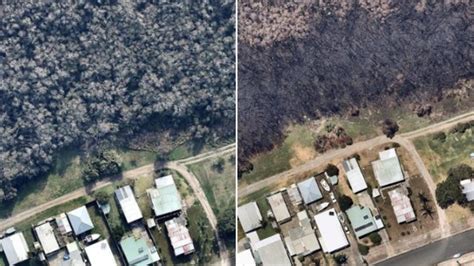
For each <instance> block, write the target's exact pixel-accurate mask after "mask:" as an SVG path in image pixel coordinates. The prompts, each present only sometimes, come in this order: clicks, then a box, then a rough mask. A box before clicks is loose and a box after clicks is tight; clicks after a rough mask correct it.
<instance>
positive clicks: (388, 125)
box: [382, 119, 399, 138]
mask: <svg viewBox="0 0 474 266" xmlns="http://www.w3.org/2000/svg"><path fill="white" fill-rule="evenodd" d="M398 130H399V127H398V124H397V122H395V121H393V120H392V119H385V120H384V121H383V124H382V132H383V133H384V134H385V136H387V137H388V138H393V137H395V133H397V132H398Z"/></svg>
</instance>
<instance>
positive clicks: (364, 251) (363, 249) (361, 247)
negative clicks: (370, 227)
mask: <svg viewBox="0 0 474 266" xmlns="http://www.w3.org/2000/svg"><path fill="white" fill-rule="evenodd" d="M357 248H358V249H359V253H360V254H361V255H363V256H365V255H367V254H369V247H368V246H366V245H362V244H358V245H357Z"/></svg>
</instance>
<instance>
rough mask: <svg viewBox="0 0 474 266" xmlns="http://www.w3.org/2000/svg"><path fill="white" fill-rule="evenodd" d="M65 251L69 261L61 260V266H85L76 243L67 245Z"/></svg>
mask: <svg viewBox="0 0 474 266" xmlns="http://www.w3.org/2000/svg"><path fill="white" fill-rule="evenodd" d="M66 250H67V254H68V256H69V260H63V261H62V262H61V266H86V264H85V263H84V260H83V259H82V255H81V250H80V249H79V246H78V245H77V242H71V243H69V244H67V245H66Z"/></svg>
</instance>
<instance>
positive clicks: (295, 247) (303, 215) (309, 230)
mask: <svg viewBox="0 0 474 266" xmlns="http://www.w3.org/2000/svg"><path fill="white" fill-rule="evenodd" d="M297 217H298V226H297V227H295V228H291V229H290V230H289V231H288V236H286V237H285V244H286V247H287V248H288V253H290V256H306V255H309V254H311V253H313V252H315V251H317V250H319V249H321V247H320V246H319V242H318V238H317V237H316V234H315V232H314V229H313V227H312V226H311V221H310V220H309V217H308V213H307V212H306V211H301V212H299V213H298V214H297Z"/></svg>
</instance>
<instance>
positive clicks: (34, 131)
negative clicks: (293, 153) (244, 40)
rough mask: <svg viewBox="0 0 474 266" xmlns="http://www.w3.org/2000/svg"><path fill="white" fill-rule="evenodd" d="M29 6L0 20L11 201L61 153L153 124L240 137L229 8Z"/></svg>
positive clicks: (4, 176)
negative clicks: (20, 187)
mask: <svg viewBox="0 0 474 266" xmlns="http://www.w3.org/2000/svg"><path fill="white" fill-rule="evenodd" d="M33 2H34V3H33ZM33 2H31V3H22V5H13V4H12V5H3V6H2V9H3V10H2V14H1V17H0V76H1V79H0V100H1V102H0V193H1V195H3V198H4V199H7V200H8V199H12V198H14V197H15V191H16V187H17V186H18V184H19V183H21V182H22V181H23V180H24V179H31V178H34V177H36V176H38V175H39V174H41V173H43V172H45V171H47V170H48V169H49V167H50V165H51V163H52V160H53V157H54V155H55V154H56V152H57V151H58V150H59V149H60V148H62V147H65V146H68V145H72V144H74V145H86V146H88V147H91V146H94V144H96V143H97V142H98V141H100V140H103V139H106V138H107V137H110V136H115V135H117V134H118V133H120V135H129V136H130V135H133V134H134V133H135V132H136V131H137V130H138V129H139V128H140V127H141V126H142V125H144V124H146V123H147V121H150V120H149V119H150V118H151V117H154V118H155V119H154V120H153V121H154V123H161V124H163V125H165V126H167V127H179V128H181V129H183V130H184V129H185V130H187V131H189V132H190V135H191V136H192V137H195V138H208V137H209V138H212V137H214V138H215V137H222V136H233V132H234V117H235V116H234V96H235V95H234V94H235V93H234V86H235V85H234V83H235V78H234V35H233V34H234V23H233V20H234V17H233V16H234V15H233V14H234V3H233V2H232V1H224V0H223V1H218V0H216V1H189V3H186V4H184V3H181V1H176V2H175V1H166V2H164V1H159V2H158V1H145V0H142V1H138V3H136V4H132V3H133V2H134V1H123V3H122V1H92V0H83V1H74V2H77V3H75V4H74V5H72V4H63V3H62V2H61V1H33ZM155 2H157V3H155ZM68 3H69V2H68ZM103 3H106V4H103ZM157 117H158V118H160V119H158V120H157V119H156V118H157Z"/></svg>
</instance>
